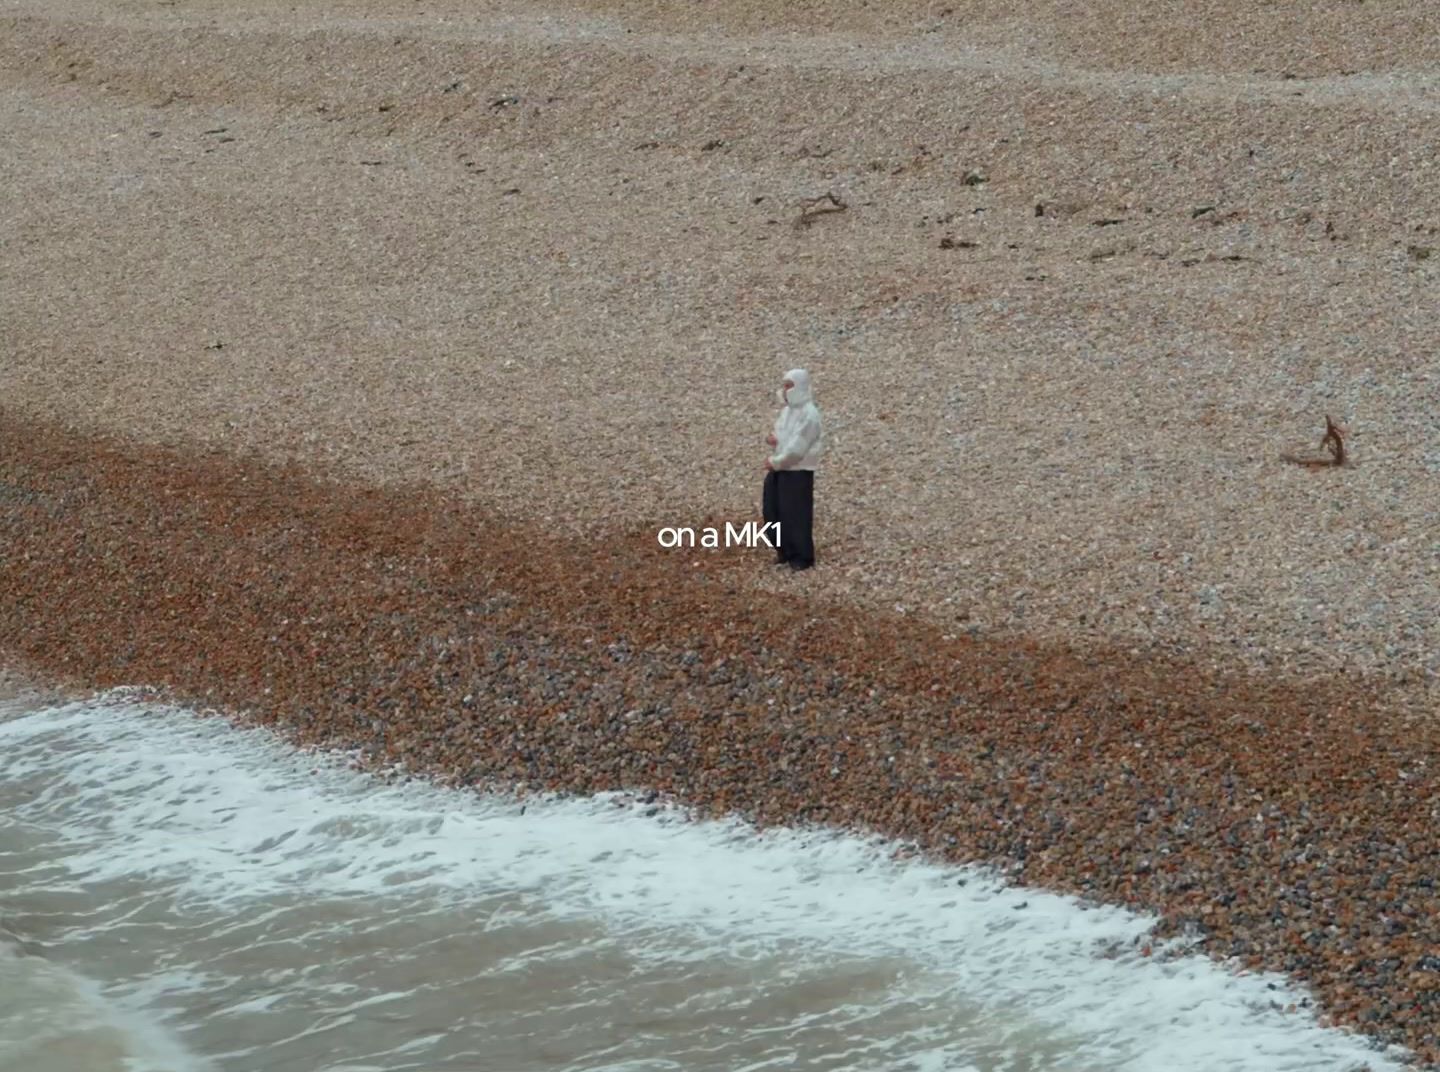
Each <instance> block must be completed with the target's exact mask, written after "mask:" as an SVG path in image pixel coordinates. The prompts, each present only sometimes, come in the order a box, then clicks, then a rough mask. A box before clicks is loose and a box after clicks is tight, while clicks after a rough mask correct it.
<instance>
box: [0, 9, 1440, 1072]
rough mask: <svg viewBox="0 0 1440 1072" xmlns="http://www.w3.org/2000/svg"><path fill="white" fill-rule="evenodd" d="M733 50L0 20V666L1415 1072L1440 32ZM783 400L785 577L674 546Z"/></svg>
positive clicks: (1439, 648) (1427, 922) (664, 39)
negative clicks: (865, 868) (1205, 979)
mask: <svg viewBox="0 0 1440 1072" xmlns="http://www.w3.org/2000/svg"><path fill="white" fill-rule="evenodd" d="M774 6H775V5H768V4H760V3H755V4H746V3H742V2H726V3H721V4H707V5H703V6H697V7H695V8H694V9H693V10H692V9H690V8H688V7H687V8H686V9H685V11H683V12H674V11H673V10H671V9H672V8H673V5H664V4H659V3H644V2H640V0H614V2H594V3H577V4H570V5H561V4H546V5H544V6H543V7H537V6H536V5H533V4H518V3H513V4H506V3H488V4H461V3H457V2H453V0H441V2H436V3H429V4H425V5H423V9H424V10H423V12H422V11H420V10H419V9H418V8H416V7H415V5H400V4H385V3H379V2H373V0H357V2H337V3H330V4H325V5H320V4H303V3H302V4H299V5H292V4H278V3H269V2H266V0H243V2H240V3H220V2H218V0H186V2H183V3H165V2H156V3H149V2H135V3H119V2H116V3H108V4H106V3H98V2H87V0H60V2H51V3H43V4H42V3H39V2H38V0H0V109H3V114H4V116H5V123H4V126H5V130H6V132H7V142H8V145H9V148H8V149H7V152H5V153H4V154H0V207H3V220H4V223H3V231H0V235H3V241H0V322H3V324H4V325H5V329H4V332H3V336H0V445H3V452H0V527H3V533H0V535H3V538H4V541H5V543H4V551H3V553H0V584H3V589H0V591H3V595H4V599H3V608H0V652H3V653H4V654H5V656H6V657H7V658H9V659H11V660H14V661H15V664H16V665H20V664H24V665H26V666H28V667H29V668H31V670H32V672H33V673H35V674H37V675H40V676H42V677H44V678H46V679H48V680H52V681H64V682H67V683H71V684H73V685H75V686H76V687H90V686H106V685H114V684H137V685H138V684H143V685H152V686H156V687H160V688H168V689H170V690H172V691H173V693H174V694H175V695H176V696H177V697H179V698H181V699H184V700H186V701H187V702H190V703H196V704H201V705H205V704H210V705H214V706H217V707H223V708H225V709H227V710H229V711H231V712H233V713H237V714H241V713H243V714H244V717H252V718H257V719H261V720H264V721H266V722H269V723H272V724H275V725H279V726H282V727H286V728H288V729H289V731H290V732H292V733H293V734H294V735H295V736H296V738H297V739H299V740H303V741H307V742H315V743H326V744H335V745H356V744H358V745H360V746H363V747H365V748H367V749H369V750H370V751H371V753H372V755H373V756H374V757H375V761H376V762H377V763H382V762H390V761H394V760H397V759H399V760H404V761H405V762H407V763H410V764H412V765H414V766H415V767H416V768H417V769H421V770H424V771H427V772H428V773H430V774H432V775H434V776H436V777H440V778H442V779H447V780H451V781H458V782H461V783H465V784H476V785H481V784H510V783H513V782H515V781H523V782H525V783H527V785H528V786H530V787H531V788H546V789H560V788H563V789H567V790H578V791H591V790H596V789H602V788H638V787H643V788H646V789H650V790H654V791H656V792H660V793H665V794H669V795H673V796H675V797H677V798H680V799H683V800H686V801H688V802H691V803H694V804H696V805H697V806H699V807H701V808H702V809H708V810H712V811H726V810H730V809H735V810H739V811H741V812H742V813H744V814H746V815H749V816H752V817H755V818H757V819H759V820H761V821H763V822H769V823H778V822H787V821H788V822H793V821H797V820H799V821H824V822H831V823H838V824H843V825H851V826H857V827H863V828H868V829H877V830H883V831H885V832H889V833H894V834H896V835H898V836H901V837H904V838H907V839H911V840H913V841H914V842H915V843H916V844H917V845H919V846H921V847H923V848H925V849H926V850H929V851H934V852H937V853H939V854H942V855H947V856H949V857H951V858H954V859H986V860H992V861H995V862H997V863H999V864H1001V865H1003V866H1005V867H1006V868H1008V869H1009V870H1010V871H1011V872H1012V873H1013V874H1014V875H1015V876H1016V877H1017V878H1019V879H1021V880H1023V881H1026V882H1035V883H1041V884H1044V885H1047V886H1051V887H1053V888H1057V889H1062V890H1068V891H1075V892H1080V893H1083V894H1085V895H1087V896H1092V897H1095V898H1097V899H1101V900H1108V901H1114V902H1118V903H1126V904H1133V905H1137V906H1144V907H1150V908H1154V909H1156V910H1158V911H1161V912H1163V913H1164V914H1165V916H1166V919H1167V921H1168V923H1167V926H1170V927H1171V928H1172V929H1173V930H1174V932H1175V933H1187V934H1191V935H1193V936H1196V937H1201V938H1203V939H1204V940H1205V942H1206V943H1207V946H1206V947H1207V948H1209V949H1210V950H1211V951H1212V952H1213V953H1214V954H1215V955H1216V956H1217V957H1221V958H1225V957H1230V956H1234V957H1236V958H1238V959H1239V960H1240V961H1241V962H1243V963H1244V964H1246V965H1248V966H1250V967H1265V968H1271V969H1275V970H1280V971H1287V972H1291V973H1293V974H1294V975H1295V976H1296V977H1297V978H1300V979H1302V980H1304V981H1306V982H1308V983H1309V984H1311V985H1313V986H1314V987H1315V990H1316V993H1317V995H1318V996H1319V998H1320V999H1321V1001H1322V1003H1323V1006H1324V1008H1325V1009H1326V1010H1327V1012H1328V1013H1330V1014H1331V1015H1333V1016H1334V1017H1335V1018H1336V1019H1337V1020H1338V1021H1340V1022H1343V1023H1346V1024H1350V1025H1353V1026H1356V1027H1358V1028H1360V1029H1362V1030H1364V1031H1367V1032H1369V1033H1370V1034H1372V1035H1374V1036H1375V1037H1376V1038H1380V1039H1384V1040H1388V1041H1402V1042H1404V1043H1405V1044H1407V1045H1409V1046H1411V1047H1413V1048H1414V1049H1415V1050H1416V1051H1417V1052H1418V1053H1419V1054H1420V1055H1421V1056H1422V1057H1423V1058H1424V1059H1426V1060H1430V1061H1433V1060H1435V1059H1437V1058H1440V961H1437V960H1436V959H1435V956H1434V952H1433V951H1434V950H1435V949H1436V948H1440V900H1437V894H1436V891H1435V886H1434V883H1435V877H1434V876H1435V875H1436V874H1437V871H1440V843H1437V840H1436V837H1435V834H1434V825H1435V818H1436V812H1435V808H1436V805H1435V795H1434V793H1435V787H1434V778H1435V771H1436V770H1437V744H1440V730H1437V729H1436V726H1437V723H1436V721H1435V717H1434V716H1435V714H1436V705H1437V699H1440V615H1437V614H1436V606H1437V602H1440V543H1437V542H1436V541H1437V535H1436V534H1437V532H1440V527H1437V518H1440V487H1437V481H1440V419H1437V417H1436V400H1437V394H1440V368H1437V363H1436V360H1435V357H1434V355H1435V354H1436V353H1437V351H1440V318H1437V316H1436V313H1435V309H1436V297H1437V285H1440V216H1437V215H1436V210H1435V206H1436V205H1437V204H1440V174H1437V172H1440V169H1437V167H1436V166H1435V164H1434V161H1435V159H1436V157H1437V153H1436V148H1437V146H1436V135H1435V131H1436V129H1437V127H1436V118H1437V112H1440V94H1437V90H1440V45H1437V42H1440V14H1436V13H1435V12H1434V11H1433V10H1432V8H1431V7H1430V6H1427V5H1422V4H1418V3H1412V4H1401V5H1392V6H1390V7H1387V8H1385V9H1384V10H1383V11H1381V10H1378V9H1376V5H1363V6H1359V7H1357V6H1355V5H1350V4H1344V5H1341V4H1334V5H1313V6H1310V7H1306V8H1303V9H1298V8H1293V7H1285V8H1280V7H1262V8H1255V6H1254V5H1250V4H1242V3H1239V2H1238V0H1232V2H1213V3H1205V4H1198V5H1197V4H1186V5H1183V6H1182V5H1163V4H1162V5H1148V6H1146V8H1145V10H1144V12H1143V13H1135V12H1134V11H1133V10H1132V8H1133V5H1128V4H1120V3H1104V4H1098V5H1090V6H1089V8H1088V10H1087V13H1084V14H1077V13H1075V12H1073V11H1071V10H1070V9H1069V7H1068V6H1067V5H1063V4H1059V3H1043V4H1038V5H1031V6H1030V7H1029V8H1027V13H1026V14H1025V16H1024V17H1023V18H1020V17H1017V16H1015V15H1014V14H1013V13H1011V12H1010V11H1009V8H1008V6H1007V5H1001V4H998V3H993V4H992V3H972V4H962V3H953V4H952V3H927V4H919V3H900V4H888V5H883V6H882V5H871V6H867V5H865V4H861V3H858V2H856V3H848V2H847V3H827V4H819V3H815V4H808V3H807V4H789V5H784V9H783V12H782V13H777V12H776V11H774V10H772V8H773V7H774ZM872 7H873V8H874V10H872ZM826 194H833V195H834V196H835V199H836V202H838V203H840V204H843V206H844V207H843V209H842V210H840V211H835V212H830V213H825V214H823V215H819V216H816V217H814V218H808V217H806V216H805V215H804V206H805V205H806V203H807V202H808V201H810V200H811V199H814V198H818V197H822V196H823V195H826ZM796 365H803V366H806V367H808V368H809V369H811V370H812V372H813V374H814V377H815V383H816V388H817V395H818V401H819V402H820V404H821V406H822V407H823V408H824V410H825V413H826V416H827V420H828V422H829V423H828V434H829V440H830V444H829V455H828V457H827V459H826V463H825V467H824V468H823V470H822V472H821V474H820V476H819V478H818V484H817V488H818V492H817V494H818V508H819V514H818V522H817V544H818V552H819V566H818V568H817V569H816V570H813V571H810V573H808V574H806V575H803V576H791V575H789V574H788V572H786V573H777V572H776V571H773V570H770V569H769V568H768V567H766V566H765V565H764V564H763V563H764V556H763V554H760V553H756V552H750V551H741V550H737V549H731V550H727V551H717V552H707V553H696V554H691V553H682V552H676V551H665V550H663V549H661V548H660V547H659V546H658V544H657V541H656V533H657V531H658V529H659V528H660V527H662V526H696V527H699V526H704V525H706V524H716V525H721V526H723V525H724V524H725V523H726V522H734V523H737V524H738V523H742V522H745V521H749V520H754V519H756V518H757V515H758V511H759V487H760V477H761V468H760V466H761V461H762V459H763V457H764V454H763V450H764V447H763V442H762V439H763V436H764V434H765V432H766V431H768V429H769V422H770V419H771V417H772V416H773V408H772V407H773V400H774V392H775V389H776V387H777V386H778V379H779V376H780V374H781V373H782V372H783V371H784V370H785V369H787V368H790V367H792V366H796ZM1327 415H1328V416H1330V417H1333V418H1334V419H1335V420H1336V421H1338V422H1340V423H1341V424H1343V425H1344V426H1345V427H1346V429H1347V437H1346V444H1347V448H1348V450H1347V453H1348V458H1347V464H1346V465H1345V466H1343V467H1338V468H1337V467H1329V466H1321V467H1313V468H1312V467H1306V466H1302V465H1297V464H1294V463H1293V462H1291V461H1287V460H1286V457H1285V456H1286V455H1296V456H1301V457H1312V456H1313V457H1315V458H1323V457H1324V455H1323V452H1321V451H1320V450H1319V441H1320V437H1321V434H1322V432H1323V431H1324V429H1325V420H1326V417H1327ZM4 687H6V686H4V685H3V684H0V689H3V688H4ZM3 696H4V693H3V691H0V698H3Z"/></svg>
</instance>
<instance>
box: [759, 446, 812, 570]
mask: <svg viewBox="0 0 1440 1072" xmlns="http://www.w3.org/2000/svg"><path fill="white" fill-rule="evenodd" d="M761 508H762V511H763V513H764V517H765V521H766V523H767V524H769V523H771V522H775V521H778V522H780V549H779V551H778V552H777V553H776V557H777V558H778V559H779V560H780V561H781V562H794V563H798V564H799V565H801V566H813V565H814V564H815V539H814V536H813V533H812V529H813V526H814V523H815V473H814V472H813V471H812V470H810V469H783V470H780V471H779V472H776V471H775V470H771V471H770V472H768V473H766V474H765V493H764V496H763V498H762V503H761ZM768 535H770V536H771V538H772V539H773V538H774V533H773V530H772V531H771V532H770V533H769V534H768Z"/></svg>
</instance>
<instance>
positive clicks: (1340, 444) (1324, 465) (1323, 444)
mask: <svg viewBox="0 0 1440 1072" xmlns="http://www.w3.org/2000/svg"><path fill="white" fill-rule="evenodd" d="M1345 434H1346V429H1345V427H1344V426H1343V425H1339V424H1336V423H1335V422H1334V421H1333V420H1331V419H1330V415H1329V414H1328V413H1327V414H1326V415H1325V437H1324V438H1323V439H1321V440H1320V449H1321V450H1327V451H1329V452H1330V457H1328V458H1322V457H1316V456H1314V455H1309V456H1307V455H1303V454H1282V455H1280V457H1281V458H1283V459H1284V460H1285V461H1287V462H1290V463H1291V464H1292V465H1303V466H1304V467H1305V468H1307V469H1328V468H1331V467H1334V466H1340V465H1344V464H1345Z"/></svg>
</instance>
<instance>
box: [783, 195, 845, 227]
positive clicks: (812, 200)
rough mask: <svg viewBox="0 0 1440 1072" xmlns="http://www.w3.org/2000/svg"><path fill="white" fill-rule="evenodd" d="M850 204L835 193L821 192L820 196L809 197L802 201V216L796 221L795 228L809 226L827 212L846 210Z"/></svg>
mask: <svg viewBox="0 0 1440 1072" xmlns="http://www.w3.org/2000/svg"><path fill="white" fill-rule="evenodd" d="M848 207H849V206H848V205H846V204H845V202H844V201H841V200H840V199H839V198H838V197H836V196H835V195H834V194H833V193H825V194H821V195H820V196H819V197H809V198H806V199H805V200H804V201H802V202H800V216H799V218H798V219H796V221H795V229H796V230H797V231H798V230H801V229H802V228H805V227H809V226H810V225H811V224H812V223H814V222H815V221H816V220H817V219H819V218H820V217H821V216H823V215H825V214H826V213H827V212H844V211H845V210H846V209H847V208H848Z"/></svg>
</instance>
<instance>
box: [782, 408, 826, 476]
mask: <svg viewBox="0 0 1440 1072" xmlns="http://www.w3.org/2000/svg"><path fill="white" fill-rule="evenodd" d="M819 436H820V418H819V416H818V415H817V414H814V413H811V414H808V415H806V418H805V420H803V421H802V422H800V425H799V427H797V428H796V429H795V430H794V432H792V433H791V434H790V435H789V436H787V437H786V439H785V442H784V443H783V444H781V445H780V449H779V450H777V451H776V452H775V453H774V454H772V455H771V456H770V468H772V469H789V468H790V467H791V466H792V465H794V464H795V463H796V462H798V461H799V460H800V459H801V458H803V457H805V455H806V454H808V453H810V448H811V447H812V446H814V445H815V440H816V439H818V438H819Z"/></svg>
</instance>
